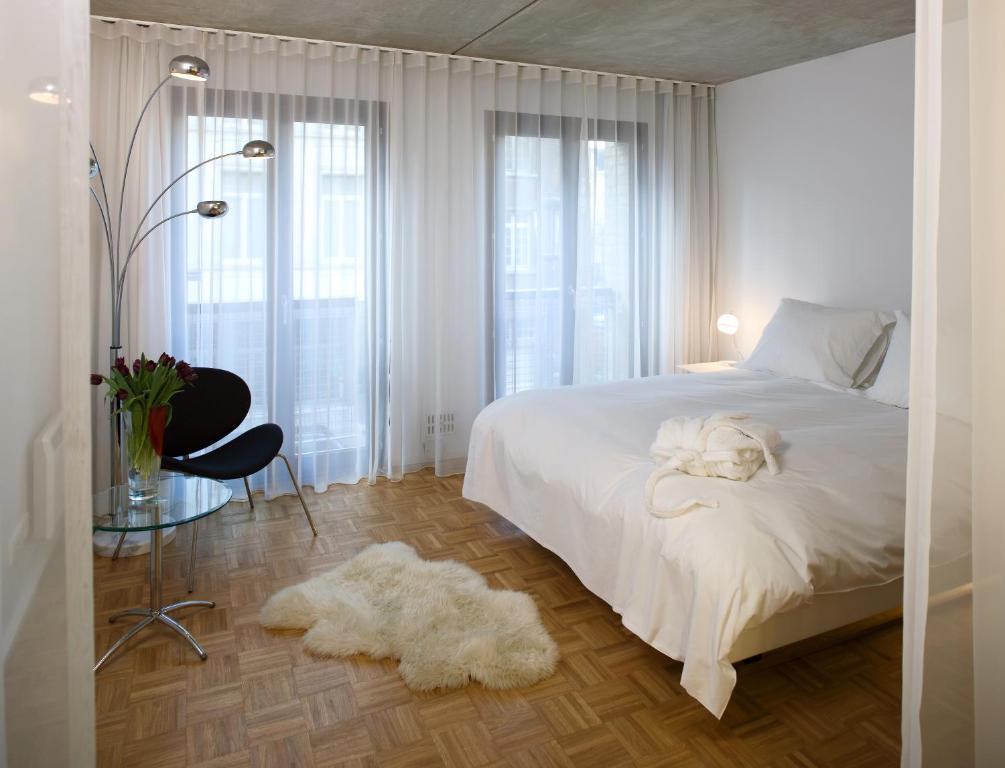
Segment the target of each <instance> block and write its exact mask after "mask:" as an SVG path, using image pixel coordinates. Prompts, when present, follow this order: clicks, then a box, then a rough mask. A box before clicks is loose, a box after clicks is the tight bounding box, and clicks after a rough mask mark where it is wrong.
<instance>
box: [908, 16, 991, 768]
mask: <svg viewBox="0 0 1005 768" xmlns="http://www.w3.org/2000/svg"><path fill="white" fill-rule="evenodd" d="M1003 39H1005V5H1003V4H1002V3H1000V2H997V0H970V2H969V3H967V2H962V1H961V2H946V3H945V4H943V2H942V1H941V0H919V2H918V15H917V43H916V45H917V63H916V104H915V116H916V119H915V235H914V239H915V247H914V278H913V298H912V313H913V318H912V320H913V322H912V361H911V414H910V434H909V451H908V493H907V530H906V537H905V547H906V553H905V554H906V564H905V570H906V573H905V585H904V698H903V718H904V722H903V761H902V762H903V764H904V765H905V766H921V765H925V766H940V767H941V766H972V765H977V766H999V765H1002V764H1005V729H1003V728H1002V727H1001V716H1002V715H1001V713H1002V712H1003V711H1005V666H1003V665H1002V663H1001V659H1000V654H1001V650H1002V648H1005V511H1003V506H1002V499H1005V474H1003V473H1002V471H1001V466H1000V464H1001V448H1000V445H1001V437H1002V435H1003V434H1005V406H1003V400H1002V394H1001V393H1002V392H1003V391H1005V348H1003V346H1002V338H1003V337H1005V311H1003V309H1002V301H1001V291H1002V288H1003V286H1005V257H1003V254H1005V225H1003V218H1002V211H1003V210H1005V150H1003V146H1005V145H1003V143H1002V136H1005V49H1003V47H1002V44H1001V41H1002V40H1003Z"/></svg>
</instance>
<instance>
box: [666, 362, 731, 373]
mask: <svg viewBox="0 0 1005 768" xmlns="http://www.w3.org/2000/svg"><path fill="white" fill-rule="evenodd" d="M734 365H736V361H735V360H717V361H715V362H714V363H688V364H687V365H678V366H677V373H712V372H713V371H725V370H726V369H728V368H732V367H733V366H734Z"/></svg>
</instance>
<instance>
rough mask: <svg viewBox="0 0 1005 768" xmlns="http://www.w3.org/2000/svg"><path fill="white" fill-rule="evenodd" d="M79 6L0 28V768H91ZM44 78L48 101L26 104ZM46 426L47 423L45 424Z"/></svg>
mask: <svg viewBox="0 0 1005 768" xmlns="http://www.w3.org/2000/svg"><path fill="white" fill-rule="evenodd" d="M87 13H88V4H87V2H86V0H47V2H42V3H12V4H11V3H8V4H5V6H4V26H3V28H2V29H0V70H2V71H3V72H4V73H5V76H4V77H2V78H0V146H3V147H4V150H5V152H4V169H3V173H2V174H0V254H2V256H3V270H4V272H3V280H0V307H3V321H4V328H3V333H2V334H0V359H2V360H3V361H4V363H5V368H6V370H5V374H4V376H3V377H2V378H0V431H2V434H3V444H2V447H0V489H2V493H3V499H2V501H0V649H2V652H3V675H2V678H0V766H10V768H15V766H69V765H73V766H81V768H87V766H90V765H93V764H94V675H93V673H92V672H91V665H92V664H93V663H94V661H93V660H94V652H93V646H94V626H93V597H92V590H91V568H92V565H91V553H90V547H91V545H90V541H91V503H90V495H91V484H90V463H91V456H90V429H89V420H90V415H89V407H90V396H91V393H90V391H89V390H90V386H89V385H88V384H87V383H86V382H87V375H88V373H89V366H88V358H89V346H90V335H89V332H88V318H89V316H90V302H89V299H88V297H89V290H88V286H89V284H90V265H89V262H90V259H89V257H88V248H87V232H88V219H87V216H88V209H87V206H88V197H87V195H88V190H87V154H88V149H87V117H88V115H87V107H88V96H87V87H86V85H87V58H88V57H87V50H88V39H87V23H88V22H87ZM46 83H51V84H54V85H55V86H56V87H57V90H58V93H60V94H61V98H60V99H59V102H58V103H41V102H39V101H37V100H33V99H31V98H30V97H29V94H31V93H35V94H38V93H39V92H40V90H41V87H42V86H43V85H44V84H46ZM50 427H51V429H50Z"/></svg>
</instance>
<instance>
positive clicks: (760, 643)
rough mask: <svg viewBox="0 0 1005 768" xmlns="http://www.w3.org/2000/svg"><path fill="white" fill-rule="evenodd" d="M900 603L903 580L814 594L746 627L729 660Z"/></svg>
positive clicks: (843, 624) (895, 606)
mask: <svg viewBox="0 0 1005 768" xmlns="http://www.w3.org/2000/svg"><path fill="white" fill-rule="evenodd" d="M903 604H904V583H903V579H895V580H894V581H891V582H888V583H886V584H880V585H879V586H875V587H863V588H862V589H852V590H849V591H847V592H831V593H830V594H826V595H817V596H815V597H814V598H813V599H812V600H811V601H810V602H809V603H807V604H805V605H801V606H799V607H798V608H794V609H793V610H791V611H786V612H785V613H779V614H776V615H774V616H772V617H771V618H770V619H768V620H767V621H766V622H764V623H763V624H758V625H757V626H755V627H748V628H747V629H745V630H744V631H743V632H742V634H741V635H740V636H739V637H738V638H736V642H735V643H733V648H732V650H731V651H730V654H729V660H730V661H731V662H734V663H735V662H738V661H743V660H744V659H749V658H751V657H752V656H757V655H759V654H762V653H767V652H768V651H773V650H775V649H777V648H781V647H782V646H785V645H790V644H792V643H796V642H798V641H800V640H805V639H806V638H808V637H813V636H814V635H819V634H822V633H824V632H829V631H830V630H832V629H838V628H839V627H844V626H846V625H848V624H855V623H857V622H859V621H863V620H864V619H869V618H872V617H873V616H876V615H877V614H881V613H888V612H889V611H894V610H897V609H899V608H901V607H902V606H903Z"/></svg>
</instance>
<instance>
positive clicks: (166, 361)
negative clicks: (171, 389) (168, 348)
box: [157, 352, 174, 368]
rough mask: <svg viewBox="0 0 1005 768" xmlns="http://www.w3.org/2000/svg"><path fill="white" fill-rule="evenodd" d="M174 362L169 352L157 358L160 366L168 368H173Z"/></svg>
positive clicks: (162, 353)
mask: <svg viewBox="0 0 1005 768" xmlns="http://www.w3.org/2000/svg"><path fill="white" fill-rule="evenodd" d="M172 360H174V358H173V357H171V356H170V355H169V354H168V353H167V352H161V356H160V357H158V358H157V364H158V365H166V366H167V367H168V368H170V367H171V361H172Z"/></svg>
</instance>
